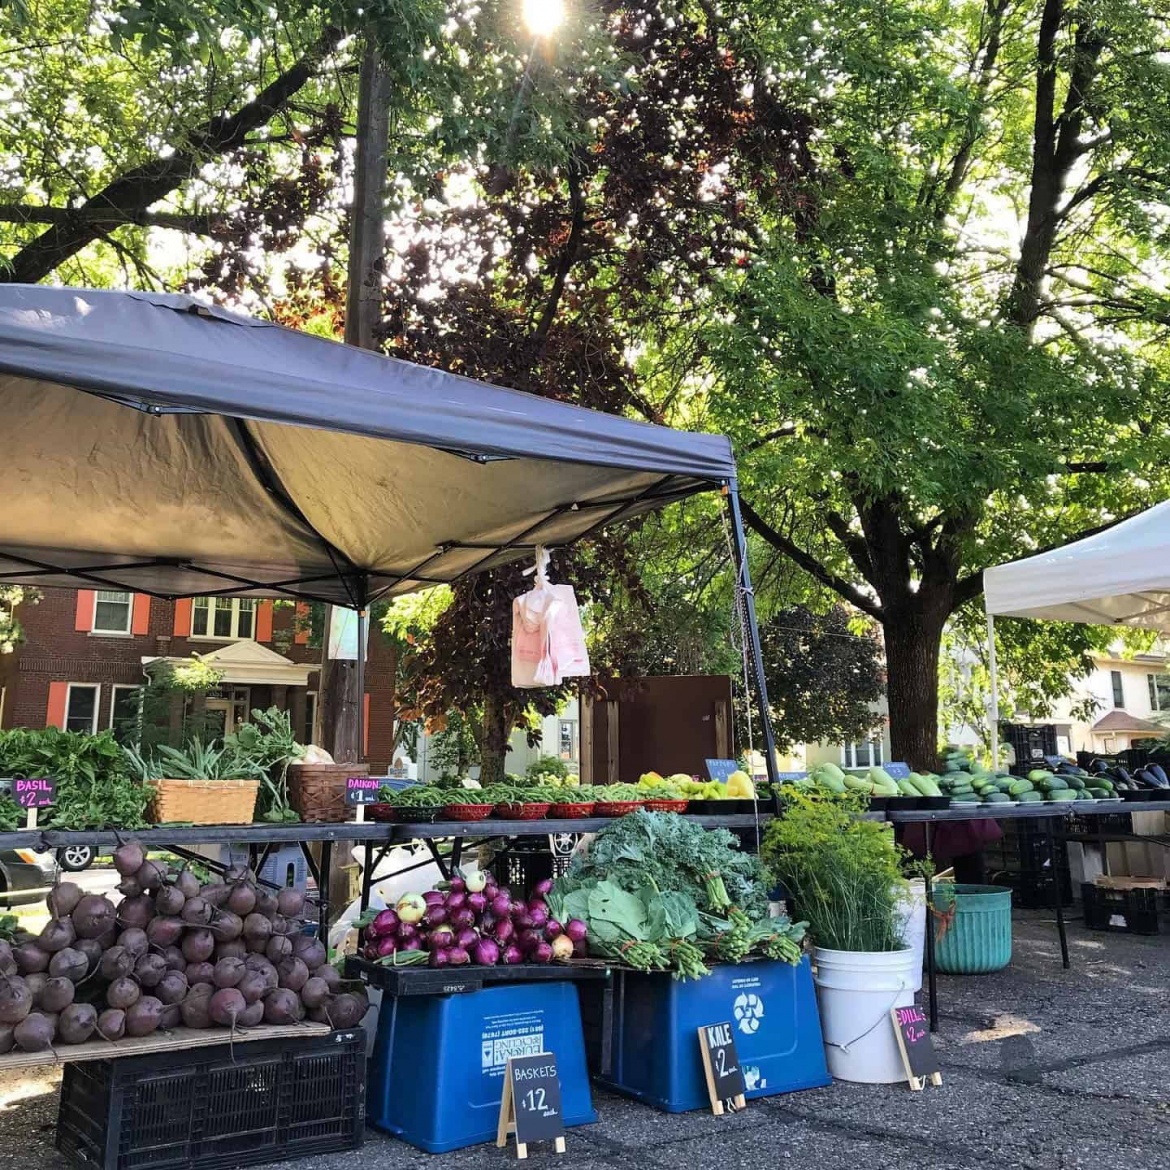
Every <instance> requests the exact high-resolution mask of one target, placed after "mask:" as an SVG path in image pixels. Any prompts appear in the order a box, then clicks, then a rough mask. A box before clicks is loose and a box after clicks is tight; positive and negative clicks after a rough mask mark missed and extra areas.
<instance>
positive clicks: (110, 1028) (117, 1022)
mask: <svg viewBox="0 0 1170 1170" xmlns="http://www.w3.org/2000/svg"><path fill="white" fill-rule="evenodd" d="M96 1031H97V1034H98V1035H99V1036H100V1037H101V1038H102V1039H103V1040H121V1039H122V1037H123V1036H125V1035H126V1013H125V1012H124V1011H123V1010H122V1009H121V1008H106V1010H105V1011H104V1012H102V1013H101V1015H99V1016H98V1020H97V1028H96Z"/></svg>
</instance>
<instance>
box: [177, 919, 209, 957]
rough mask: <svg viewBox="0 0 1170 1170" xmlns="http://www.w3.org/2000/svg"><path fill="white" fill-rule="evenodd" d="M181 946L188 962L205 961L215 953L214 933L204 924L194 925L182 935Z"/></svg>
mask: <svg viewBox="0 0 1170 1170" xmlns="http://www.w3.org/2000/svg"><path fill="white" fill-rule="evenodd" d="M182 948H183V958H184V959H186V960H187V962H188V963H203V962H206V961H207V960H208V959H210V958H211V956H212V955H213V954H214V953H215V935H213V934H212V933H211V931H210V930H208V929H207V927H205V926H199V927H195V928H194V929H193V930H188V931H187V933H186V934H185V935H183V942H182Z"/></svg>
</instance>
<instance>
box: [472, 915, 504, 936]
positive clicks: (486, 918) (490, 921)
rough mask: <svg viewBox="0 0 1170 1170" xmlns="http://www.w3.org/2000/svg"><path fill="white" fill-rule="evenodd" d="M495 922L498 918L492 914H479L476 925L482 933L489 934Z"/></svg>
mask: <svg viewBox="0 0 1170 1170" xmlns="http://www.w3.org/2000/svg"><path fill="white" fill-rule="evenodd" d="M497 922H499V919H498V918H497V917H496V916H495V915H494V914H481V915H480V916H479V922H478V924H477V925H478V926H479V929H480V930H481V931H483V933H484V934H491V932H492V931H493V930H494V929H495V925H496V923H497Z"/></svg>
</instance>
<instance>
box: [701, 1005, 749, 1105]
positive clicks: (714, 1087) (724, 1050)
mask: <svg viewBox="0 0 1170 1170" xmlns="http://www.w3.org/2000/svg"><path fill="white" fill-rule="evenodd" d="M699 1051H700V1053H701V1054H702V1057H703V1072H704V1074H705V1075H706V1077H707V1095H708V1096H709V1097H710V1098H711V1112H712V1113H715V1114H720V1113H722V1112H723V1110H724V1102H725V1101H729V1102H730V1103H731V1105H732V1108H734V1109H742V1108H743V1107H744V1106H745V1105H746V1103H747V1102H746V1101H745V1099H744V1092H745V1090H746V1089H747V1085H746V1083H745V1082H744V1079H743V1069H742V1068H740V1066H739V1053H738V1052H736V1050H735V1033H734V1032H733V1031H732V1028H731V1024H730V1022H727V1023H721V1024H704V1025H703V1026H702V1027H701V1028H700V1029H699Z"/></svg>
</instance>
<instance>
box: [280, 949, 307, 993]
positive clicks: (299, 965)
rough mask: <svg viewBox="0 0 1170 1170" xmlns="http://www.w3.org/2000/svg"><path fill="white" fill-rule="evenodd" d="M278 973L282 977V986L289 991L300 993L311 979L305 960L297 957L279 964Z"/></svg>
mask: <svg viewBox="0 0 1170 1170" xmlns="http://www.w3.org/2000/svg"><path fill="white" fill-rule="evenodd" d="M276 971H277V974H278V975H279V976H280V986H281V987H287V988H288V989H289V991H300V989H301V988H302V987H304V985H305V983H306V982H307V981H308V978H309V968H308V967H307V966H306V965H305V962H304V960H303V959H298V958H297V957H296V956H295V955H292V956H290V957H289V958H287V959H284V960H283V961H282V962H280V963H278V964H277V967H276Z"/></svg>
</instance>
